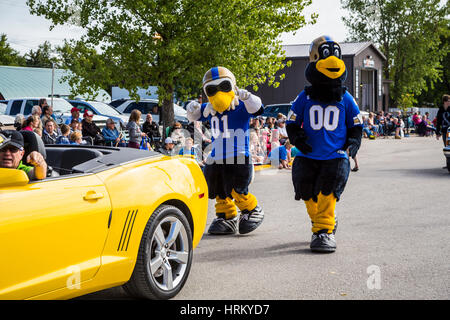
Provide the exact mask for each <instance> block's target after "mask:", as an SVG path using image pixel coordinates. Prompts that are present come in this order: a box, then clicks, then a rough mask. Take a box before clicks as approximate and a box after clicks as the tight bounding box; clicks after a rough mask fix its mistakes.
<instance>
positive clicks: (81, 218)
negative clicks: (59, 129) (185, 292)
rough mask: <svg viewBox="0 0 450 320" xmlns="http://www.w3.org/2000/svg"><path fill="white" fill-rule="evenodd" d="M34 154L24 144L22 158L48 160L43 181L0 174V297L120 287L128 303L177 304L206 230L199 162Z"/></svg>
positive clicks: (85, 151) (124, 153) (129, 152)
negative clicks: (130, 298) (171, 300)
mask: <svg viewBox="0 0 450 320" xmlns="http://www.w3.org/2000/svg"><path fill="white" fill-rule="evenodd" d="M29 136H30V135H29ZM33 136H36V135H33ZM28 145H29V146H33V145H34V143H29V144H28ZM36 146H37V147H36V149H37V150H31V149H30V148H27V145H26V147H25V157H26V155H27V153H29V152H31V151H38V152H41V153H42V154H43V155H44V156H45V157H46V161H47V163H48V165H49V166H51V168H52V170H53V171H52V174H51V176H49V177H47V178H46V179H45V180H41V181H29V180H28V177H27V175H26V173H25V172H24V171H22V170H11V169H1V168H0V208H1V215H0V242H1V243H2V245H1V246H0V256H1V259H2V263H1V264H0V274H1V280H0V299H2V300H4V299H14V300H16V299H39V300H41V299H68V298H73V297H77V296H81V295H85V294H87V293H91V292H95V291H99V290H103V289H106V288H110V287H115V286H118V285H124V286H123V287H124V289H125V291H126V292H128V293H129V294H131V295H133V296H134V297H140V298H151V299H169V298H172V297H174V296H175V295H176V294H177V293H178V292H179V291H180V290H181V289H182V287H183V285H184V284H185V282H186V280H187V278H188V276H189V272H190V268H191V263H192V257H193V249H194V248H195V247H196V246H197V244H198V243H199V241H200V239H201V238H202V236H203V233H204V229H205V226H206V219H207V211H208V194H207V193H208V188H207V185H206V181H205V178H204V176H203V173H202V171H201V169H200V167H199V166H198V165H197V163H196V161H195V160H194V159H191V158H186V157H166V156H163V155H161V154H160V153H156V152H152V151H144V150H138V149H131V148H112V147H93V146H89V147H84V146H74V145H48V146H45V147H44V146H43V145H42V144H39V143H36ZM149 181H152V183H150V184H149V183H148V182H149ZM24 199H26V201H24ZM45 199H51V201H47V200H45ZM18 204H20V205H18ZM30 263H32V265H30Z"/></svg>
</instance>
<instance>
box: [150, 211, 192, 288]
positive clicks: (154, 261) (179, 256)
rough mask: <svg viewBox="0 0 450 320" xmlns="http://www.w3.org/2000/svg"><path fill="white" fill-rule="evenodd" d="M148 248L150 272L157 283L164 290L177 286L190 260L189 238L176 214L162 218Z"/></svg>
mask: <svg viewBox="0 0 450 320" xmlns="http://www.w3.org/2000/svg"><path fill="white" fill-rule="evenodd" d="M148 250H150V252H148V253H149V254H148V256H149V257H150V260H149V263H148V265H147V268H148V269H149V270H148V274H150V275H151V276H152V278H153V280H154V282H155V284H156V285H157V286H158V287H159V288H160V289H161V290H164V291H169V290H172V289H173V288H175V287H177V286H178V285H179V284H180V282H181V280H182V279H183V276H184V274H185V273H186V267H187V263H188V260H189V240H188V236H187V231H186V229H185V227H184V225H183V223H182V222H181V221H180V220H178V218H177V217H174V216H168V217H165V218H164V219H163V220H161V221H160V222H159V224H158V226H157V227H156V229H155V232H154V234H153V237H152V240H151V241H150V245H149V247H148Z"/></svg>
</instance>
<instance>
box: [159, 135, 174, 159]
mask: <svg viewBox="0 0 450 320" xmlns="http://www.w3.org/2000/svg"><path fill="white" fill-rule="evenodd" d="M174 146H175V144H174V143H173V140H172V138H170V137H169V138H166V140H164V146H163V147H161V148H159V150H158V152H160V153H162V154H164V155H166V156H174V155H175V149H174Z"/></svg>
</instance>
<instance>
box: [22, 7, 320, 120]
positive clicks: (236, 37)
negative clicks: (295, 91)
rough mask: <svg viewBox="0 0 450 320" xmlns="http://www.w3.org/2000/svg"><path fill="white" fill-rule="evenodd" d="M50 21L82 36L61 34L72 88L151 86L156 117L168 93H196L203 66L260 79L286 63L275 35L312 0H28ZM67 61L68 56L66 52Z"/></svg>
mask: <svg viewBox="0 0 450 320" xmlns="http://www.w3.org/2000/svg"><path fill="white" fill-rule="evenodd" d="M27 3H28V5H29V6H30V8H31V12H32V13H33V14H37V15H41V16H44V17H46V18H47V19H50V20H51V21H52V23H53V24H54V25H57V24H64V23H67V21H72V23H73V21H76V24H77V25H79V26H81V27H83V28H84V29H85V31H86V33H85V35H84V36H82V38H81V39H80V40H79V41H74V40H72V41H68V42H67V43H66V45H65V47H64V49H63V51H64V53H63V55H64V58H63V60H64V61H65V62H64V63H65V64H67V63H69V66H68V67H69V69H71V71H72V72H74V76H75V77H78V78H83V80H77V79H75V80H73V84H77V85H78V88H79V89H83V88H86V87H93V88H95V87H96V86H100V87H102V86H104V85H105V84H117V85H119V86H120V87H122V88H125V89H128V90H130V91H131V92H132V93H133V94H135V93H136V91H137V88H138V87H143V88H146V87H148V86H149V85H155V86H157V87H158V92H157V93H158V96H159V97H160V103H162V106H163V115H162V120H163V123H164V124H165V125H171V124H172V123H173V108H172V103H173V98H174V91H175V90H176V91H177V98H186V97H188V96H191V95H195V96H196V95H198V92H199V90H200V88H201V80H202V77H203V75H204V73H205V72H206V70H207V69H209V68H211V67H213V66H217V65H221V66H224V67H227V68H229V69H230V70H232V71H233V73H234V74H235V76H236V79H237V82H238V86H240V87H245V86H247V85H255V84H256V85H257V84H260V83H264V82H267V83H268V84H269V85H275V86H276V85H277V84H278V82H279V81H280V78H276V77H275V73H276V72H277V71H278V70H280V69H282V68H284V67H285V63H283V60H284V58H285V56H284V55H283V54H282V52H281V40H280V37H279V36H280V34H281V33H283V32H291V31H295V30H298V29H300V28H301V27H302V26H304V25H305V24H307V23H314V22H315V19H316V15H315V14H313V15H311V17H310V19H309V21H307V20H306V19H305V17H304V16H303V15H302V11H303V9H304V8H305V6H307V5H309V4H310V3H311V0H284V1H281V0H208V1H206V0H169V1H161V0H145V1H144V0H100V1H98V0H62V1H61V0H28V2H27ZM71 58H72V59H73V60H74V61H73V62H70V59H71Z"/></svg>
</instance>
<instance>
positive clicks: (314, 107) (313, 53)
mask: <svg viewBox="0 0 450 320" xmlns="http://www.w3.org/2000/svg"><path fill="white" fill-rule="evenodd" d="M305 74H306V79H307V80H308V81H309V82H310V83H311V86H306V87H305V89H304V90H303V91H302V92H301V93H300V94H299V95H298V97H297V98H296V99H295V101H294V102H293V104H292V107H291V110H290V112H289V113H288V117H287V122H286V124H287V125H286V129H287V132H288V136H289V140H290V141H291V143H293V144H294V145H295V146H296V147H297V148H298V149H299V150H300V152H299V153H298V154H297V156H296V157H295V160H294V163H293V166H292V181H293V184H294V190H295V199H296V200H300V199H303V200H304V202H305V205H306V210H307V211H308V214H309V217H310V219H311V222H312V232H313V235H312V239H311V244H310V248H311V250H312V251H314V252H334V251H335V250H336V240H335V233H336V228H337V220H336V217H335V206H336V201H338V200H339V198H340V196H341V194H342V192H343V190H344V187H345V184H346V183H347V179H348V175H349V171H350V163H349V157H348V156H349V155H350V156H351V157H354V156H355V155H356V152H357V151H358V149H359V147H360V145H361V136H362V117H361V114H360V112H359V108H358V105H357V104H356V101H355V99H354V98H353V97H352V95H351V94H350V93H348V92H347V91H346V88H345V87H344V86H343V82H344V80H345V78H346V75H347V71H346V69H345V64H344V61H343V60H342V53H341V48H340V46H339V44H338V43H336V42H335V41H333V40H332V39H331V38H330V37H327V36H322V37H319V38H317V39H315V40H314V41H313V42H312V44H311V46H310V52H309V64H308V65H307V67H306V71H305ZM347 152H348V153H347Z"/></svg>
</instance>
